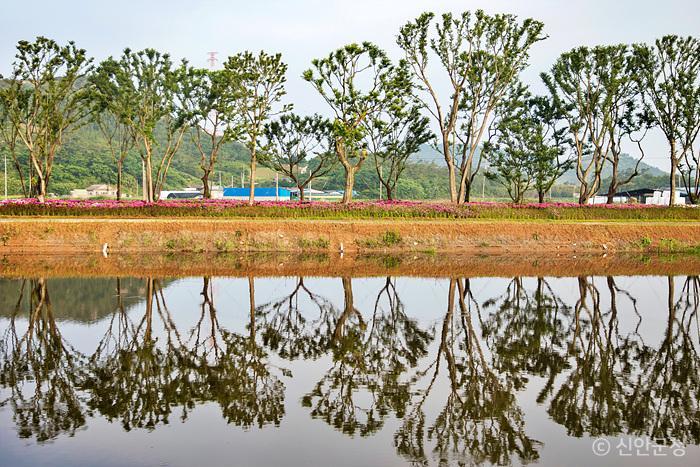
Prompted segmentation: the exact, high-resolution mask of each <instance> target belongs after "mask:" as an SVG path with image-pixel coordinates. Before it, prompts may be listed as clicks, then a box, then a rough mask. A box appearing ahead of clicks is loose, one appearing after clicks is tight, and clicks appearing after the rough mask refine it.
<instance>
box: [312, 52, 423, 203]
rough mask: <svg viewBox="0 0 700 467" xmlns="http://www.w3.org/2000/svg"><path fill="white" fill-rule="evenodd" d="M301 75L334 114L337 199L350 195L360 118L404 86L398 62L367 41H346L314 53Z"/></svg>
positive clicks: (357, 163)
mask: <svg viewBox="0 0 700 467" xmlns="http://www.w3.org/2000/svg"><path fill="white" fill-rule="evenodd" d="M311 63H312V65H313V67H314V68H313V69H308V70H306V71H304V73H303V75H302V77H303V78H304V80H306V81H308V82H309V83H311V85H312V86H313V87H314V89H316V91H318V92H319V94H320V95H321V97H323V99H324V100H325V101H326V103H327V104H328V106H329V107H330V108H331V111H332V112H333V114H334V117H335V118H334V120H333V126H332V137H333V141H334V144H335V153H336V156H337V157H338V160H339V161H340V164H341V165H342V166H343V169H344V170H345V190H344V194H343V202H344V203H348V202H350V201H351V200H352V194H353V193H352V192H353V187H354V184H355V173H356V172H357V171H358V170H359V169H360V167H361V166H362V164H363V162H364V161H365V159H366V157H367V150H366V148H365V147H361V144H362V140H363V138H364V137H365V134H366V127H365V124H366V122H367V121H368V120H369V119H371V118H373V117H374V116H375V115H376V114H377V113H378V112H380V111H382V110H383V109H386V108H388V107H390V106H392V105H395V103H396V102H397V101H399V100H400V99H401V98H402V96H404V95H405V94H406V93H409V92H410V89H411V83H410V80H409V77H408V75H407V73H406V72H405V70H404V69H403V68H402V67H398V68H397V67H394V65H392V64H391V61H390V60H389V57H388V56H387V55H386V53H385V52H384V51H383V50H381V49H380V48H379V47H377V46H376V45H374V44H372V43H371V42H363V43H362V44H361V45H360V44H349V45H346V46H345V47H342V48H340V49H338V50H336V51H334V52H332V53H331V54H330V55H328V57H326V58H321V59H314V60H313V61H312V62H311Z"/></svg>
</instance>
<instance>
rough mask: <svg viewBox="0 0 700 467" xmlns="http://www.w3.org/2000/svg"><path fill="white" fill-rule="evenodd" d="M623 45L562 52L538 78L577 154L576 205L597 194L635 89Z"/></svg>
mask: <svg viewBox="0 0 700 467" xmlns="http://www.w3.org/2000/svg"><path fill="white" fill-rule="evenodd" d="M633 69H634V68H633V67H632V65H631V57H630V54H629V48H628V47H627V46H626V45H623V44H619V45H611V46H596V47H593V48H589V47H578V48H576V49H573V50H571V51H569V52H566V53H563V54H562V55H561V56H560V57H559V58H558V59H557V61H556V62H555V64H554V65H553V66H552V69H551V70H550V72H549V73H542V75H541V76H542V80H543V81H544V83H545V85H546V86H547V88H548V89H549V92H550V94H551V96H552V99H553V102H554V105H555V106H556V107H557V109H558V111H559V112H560V113H561V115H562V116H563V118H564V120H565V122H566V126H567V128H568V129H569V135H570V137H571V140H572V142H573V147H574V149H575V152H576V176H577V178H578V180H579V183H580V188H579V203H580V204H586V203H587V202H588V200H589V199H591V198H592V197H593V196H595V195H596V193H598V190H599V189H600V185H601V178H602V171H603V168H604V167H605V165H606V162H607V161H608V158H609V157H610V152H611V149H612V147H613V145H614V144H616V141H619V139H620V135H621V127H620V126H618V123H619V121H620V117H621V115H622V113H623V112H624V111H625V109H626V106H627V104H628V101H629V99H630V94H633V93H634V85H633V82H632V73H631V72H632V70H633Z"/></svg>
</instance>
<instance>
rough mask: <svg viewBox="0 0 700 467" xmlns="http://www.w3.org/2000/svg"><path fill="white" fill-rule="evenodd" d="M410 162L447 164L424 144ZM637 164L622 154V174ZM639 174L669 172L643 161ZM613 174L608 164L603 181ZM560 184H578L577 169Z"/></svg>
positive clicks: (572, 170)
mask: <svg viewBox="0 0 700 467" xmlns="http://www.w3.org/2000/svg"><path fill="white" fill-rule="evenodd" d="M478 154H479V151H478V150H477V157H478ZM409 161H411V162H414V163H433V164H437V165H440V166H442V165H444V164H445V158H444V157H443V156H442V153H441V152H439V151H438V150H436V149H435V148H434V147H432V146H430V145H429V144H424V145H422V146H421V148H420V151H419V152H417V153H416V154H413V155H412V156H411V157H410V158H409ZM636 163H637V159H635V158H634V157H632V156H630V155H629V154H622V155H621V156H620V169H619V170H620V173H629V172H630V171H632V170H633V169H634V166H635V164H636ZM639 172H640V174H644V175H645V176H647V177H667V176H668V172H665V171H663V170H661V169H659V168H657V167H654V166H652V165H649V164H647V163H645V162H644V161H642V162H641V163H640V164H639ZM611 174H612V168H611V167H610V165H609V164H608V165H607V166H606V167H605V168H604V169H603V174H602V175H603V179H606V178H608V177H610V175H611ZM559 183H564V184H577V183H578V179H577V178H576V169H571V170H569V171H568V172H566V173H565V174H564V175H562V177H561V178H560V179H559Z"/></svg>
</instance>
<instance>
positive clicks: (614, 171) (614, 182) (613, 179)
mask: <svg viewBox="0 0 700 467" xmlns="http://www.w3.org/2000/svg"><path fill="white" fill-rule="evenodd" d="M618 164H619V161H618V160H617V158H615V160H614V161H613V166H612V174H611V175H610V187H609V188H608V199H607V200H606V201H605V204H613V199H614V198H615V192H616V191H617V166H618Z"/></svg>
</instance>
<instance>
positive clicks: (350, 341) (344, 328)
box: [302, 277, 432, 436]
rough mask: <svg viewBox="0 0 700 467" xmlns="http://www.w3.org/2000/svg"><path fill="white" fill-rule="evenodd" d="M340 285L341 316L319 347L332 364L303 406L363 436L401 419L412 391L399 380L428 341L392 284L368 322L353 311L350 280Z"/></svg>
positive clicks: (384, 290) (379, 298)
mask: <svg viewBox="0 0 700 467" xmlns="http://www.w3.org/2000/svg"><path fill="white" fill-rule="evenodd" d="M342 283H343V310H342V312H341V313H340V314H339V315H337V317H336V319H335V322H334V323H333V325H332V326H330V327H329V331H331V332H330V339H327V338H320V339H319V341H318V343H317V345H318V347H320V348H324V349H325V350H326V351H328V352H330V353H331V354H332V357H333V364H332V366H331V368H329V369H328V371H327V372H326V373H325V375H324V376H323V378H322V379H321V380H320V381H319V382H318V383H317V384H316V386H315V387H314V389H313V390H312V391H311V392H310V393H309V394H307V395H306V396H304V398H303V399H302V404H303V405H304V406H305V407H309V408H311V415H312V416H313V417H315V418H320V419H322V420H324V421H325V422H326V423H328V424H329V425H332V426H333V427H335V428H336V429H338V430H340V431H342V432H344V433H346V434H349V435H354V434H356V433H358V434H360V435H361V436H366V435H369V434H372V433H374V432H376V431H377V430H379V429H380V428H381V427H382V426H383V424H384V420H385V418H386V416H387V415H388V414H389V413H391V412H393V413H394V414H396V416H398V417H403V416H404V413H405V407H406V404H407V403H408V401H409V399H410V385H409V383H408V382H406V381H402V380H401V376H402V375H403V373H404V372H405V371H406V369H407V368H409V367H413V366H415V365H416V364H417V362H418V360H419V359H420V358H421V357H422V356H424V355H425V354H426V351H427V346H428V343H429V342H430V340H431V338H432V336H431V335H430V333H429V332H428V331H426V330H423V329H421V328H420V327H419V325H418V323H417V322H416V321H414V320H412V319H410V318H408V316H407V315H406V312H405V309H404V305H403V302H402V301H401V300H400V298H399V296H398V293H397V290H396V284H395V281H393V280H392V279H391V278H386V281H385V283H384V286H383V287H382V288H381V289H380V291H379V293H378V294H377V298H376V300H375V303H374V310H373V313H372V315H371V317H369V318H368V319H365V318H364V317H363V315H362V313H361V312H360V311H359V310H358V309H357V308H356V307H355V304H354V294H353V288H352V279H350V278H349V277H344V278H343V279H342Z"/></svg>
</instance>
